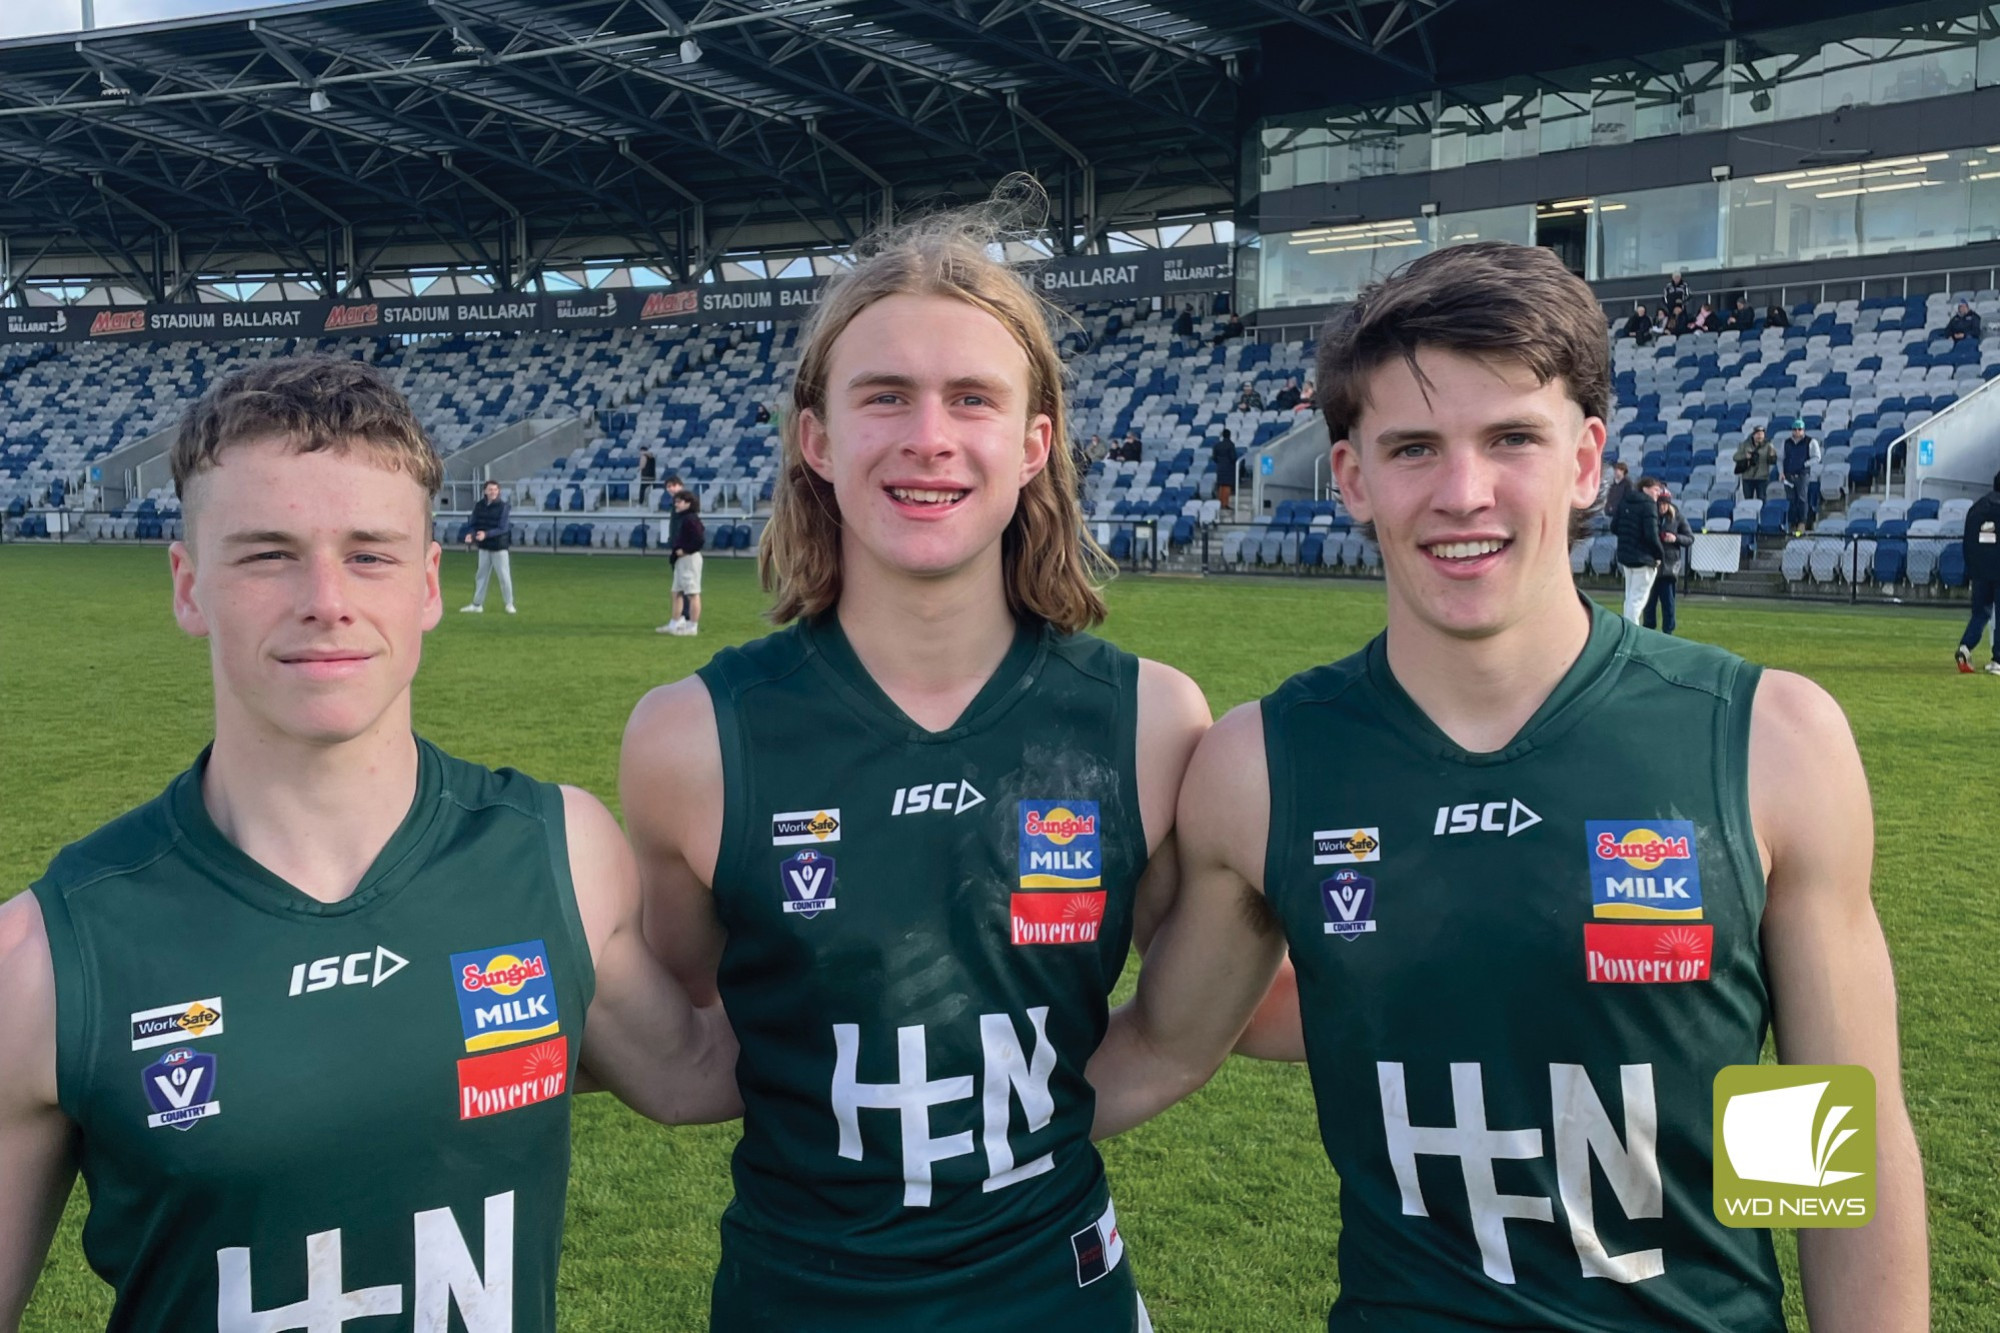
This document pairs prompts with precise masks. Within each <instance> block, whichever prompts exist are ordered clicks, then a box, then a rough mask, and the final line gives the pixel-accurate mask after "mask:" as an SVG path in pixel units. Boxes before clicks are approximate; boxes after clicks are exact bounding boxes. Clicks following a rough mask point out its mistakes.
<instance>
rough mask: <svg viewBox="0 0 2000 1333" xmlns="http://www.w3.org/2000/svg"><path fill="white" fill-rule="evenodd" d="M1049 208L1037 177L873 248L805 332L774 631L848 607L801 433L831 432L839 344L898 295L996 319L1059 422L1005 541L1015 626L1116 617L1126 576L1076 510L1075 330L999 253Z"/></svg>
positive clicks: (870, 244) (771, 550)
mask: <svg viewBox="0 0 2000 1333" xmlns="http://www.w3.org/2000/svg"><path fill="white" fill-rule="evenodd" d="M1047 206H1048V200H1047V196H1046V195H1045V194H1043V193H1042V189H1041V186H1040V185H1039V184H1037V183H1035V182H1034V181H1033V180H1032V179H1028V178H1020V177H1010V178H1009V179H1008V180H1006V181H1003V182H1002V183H1001V185H1000V188H999V189H998V190H996V191H995V193H994V197H993V198H992V199H991V200H989V201H987V202H986V203H983V204H975V205H972V206H970V207H966V208H957V209H952V210H950V211H947V212H939V213H933V214H931V215H929V216H926V217H923V218H920V219H917V220H915V221H912V222H909V223H905V224H903V225H902V226H899V227H894V228H891V229H889V230H887V231H884V232H880V233H877V234H876V235H874V236H872V237H870V238H868V239H867V240H864V241H863V242H862V243H861V245H860V246H859V247H858V248H857V250H856V260H855V264H854V267H853V268H851V269H849V270H848V271H847V272H846V273H843V274H841V275H840V276H839V277H837V278H835V279H834V280H833V281H832V282H831V283H829V284H828V286H827V288H826V291H825V293H824V295H823V296H822V297H821V300H820V304H819V307H818V308H817V309H816V310H815V311H814V312H813V314H812V317H811V319H810V320H808V322H807V324H806V328H805V337H804V340H803V341H804V350H803V351H802V352H801V354H800V357H799V372H798V376H797V378H796V379H795V380H794V381H793V384H792V398H791V410H790V411H789V412H787V413H785V417H784V420H783V422H782V423H781V424H780V428H779V430H780V439H781V443H782V449H783V452H782V455H781V457H780V461H779V467H778V481H777V485H776V487H775V488H774V490H773V493H772V500H771V521H770V522H769V523H768V524H767V525H766V526H765V528H764V538H763V541H762V543H761V544H760V545H759V547H758V550H757V569H758V573H759V574H760V576H761V577H762V579H763V583H764V590H765V591H766V592H769V593H771V594H772V595H773V597H774V599H775V600H774V603H773V605H772V607H771V610H770V617H771V619H772V620H773V621H774V622H776V623H777V624H780V625H782V624H785V623H787V622H789V621H792V620H797V619H800V618H805V619H811V618H813V617H815V616H819V615H822V614H824V613H825V612H827V611H829V610H831V609H833V606H834V604H835V603H837V602H838V601H839V600H840V588H841V571H840V526H841V524H840V504H839V501H837V500H836V499H835V498H834V493H833V485H832V483H830V482H828V481H827V480H826V479H825V478H824V477H822V476H820V475H819V474H818V473H817V472H815V471H813V470H812V468H811V467H810V466H809V465H808V464H807V463H806V459H805V453H804V450H803V449H802V448H801V447H800V440H799V422H800V418H801V417H802V416H803V415H804V414H805V413H807V412H811V413H813V414H814V416H816V417H817V418H818V419H819V420H820V421H821V422H824V421H825V420H826V397H827V394H826V387H827V385H826V382H827V371H828V366H829V363H830V362H831V361H832V358H833V345H834V343H835V342H836V341H837V340H838V339H839V337H840V335H841V334H842V333H843V332H845V331H846V329H847V326H848V325H849V324H850V323H852V322H853V320H854V317H855V316H856V315H859V314H860V313H861V312H862V311H863V310H866V309H867V308H868V307H869V306H871V305H873V304H875V303H876V302H877V301H880V300H882V299H883V298H885V297H890V296H945V297H950V298H951V299H952V300H955V301H963V302H965V303H966V304H967V305H969V306H972V307H973V308H975V309H978V310H983V311H985V312H986V313H987V314H989V315H991V316H992V317H993V318H994V319H996V320H998V321H1000V325H1001V327H1002V328H1004V329H1006V330H1007V332H1008V333H1010V334H1012V335H1013V338H1014V341H1015V342H1016V343H1018V344H1019V345H1020V348H1021V351H1022V352H1023V353H1024V354H1025V355H1026V357H1027V361H1028V411H1027V415H1028V417H1029V419H1031V420H1032V419H1033V418H1034V417H1035V416H1037V415H1042V416H1046V417H1048V419H1049V421H1050V422H1051V424H1052V427H1053V429H1052V430H1051V432H1050V438H1049V461H1048V464H1047V466H1045V467H1044V468H1043V469H1042V470H1041V471H1040V472H1038V473H1036V474H1035V476H1034V477H1032V478H1030V479H1029V481H1028V484H1027V485H1026V486H1024V487H1023V488H1022V490H1021V498H1020V502H1019V504H1018V505H1017V506H1016V508H1015V510H1014V517H1013V518H1012V519H1011V520H1010V521H1009V522H1008V524H1007V530H1006V532H1005V533H1004V534H1003V535H1002V537H1001V564H1002V569H1003V579H1004V582H1005V586H1006V590H1007V609H1008V610H1009V611H1011V612H1013V614H1014V616H1015V618H1016V619H1017V620H1018V619H1021V618H1024V617H1033V618H1035V619H1039V620H1045V621H1047V622H1048V623H1049V624H1050V625H1052V626H1054V627H1055V628H1056V629H1057V630H1060V631H1061V632H1063V633H1065V634H1073V633H1075V632H1077V631H1079V630H1084V629H1088V628H1090V627H1091V626H1093V625H1096V624H1098V623H1099V622H1101V621H1102V620H1103V619H1104V614H1105V608H1104V598H1103V595H1102V594H1101V593H1100V591H1099V586H1100V584H1101V582H1102V581H1103V580H1104V579H1106V578H1108V577H1109V576H1110V574H1111V572H1112V570H1113V566H1112V564H1111V562H1110V560H1109V558H1108V557H1106V556H1105V554H1104V552H1103V550H1102V549H1101V548H1100V547H1099V546H1098V545H1097V543H1096V541H1095V540H1093V539H1092V537H1091V536H1090V533H1089V531H1088V530H1087V529H1086V528H1085V527H1084V524H1083V512H1082V509H1081V508H1080V507H1079V505H1078V503H1077V474H1076V460H1075V458H1074V457H1073V456H1072V455H1071V453H1070V448H1069V423H1068V413H1067V410H1066V404H1065V394H1064V386H1063V373H1064V372H1063V364H1062V357H1061V355H1060V354H1059V353H1058V352H1057V351H1056V343H1055V338H1054V336H1053V335H1052V334H1051V332H1050V325H1051V323H1052V322H1053V321H1057V320H1062V319H1065V318H1067V317H1066V316H1064V315H1063V314H1062V313H1061V312H1060V311H1058V310H1057V309H1056V308H1055V307H1054V306H1052V305H1051V304H1050V303H1049V302H1048V301H1046V300H1044V299H1043V298H1042V296H1041V295H1040V294H1038V293H1037V292H1035V291H1034V289H1033V288H1032V287H1030V286H1029V285H1028V284H1027V283H1026V282H1024V281H1023V280H1022V279H1021V278H1020V277H1019V276H1018V275H1017V274H1016V273H1015V272H1014V271H1013V270H1012V269H1010V268H1008V267H1007V265H1005V264H1003V263H1001V262H999V261H998V260H995V259H994V258H992V256H991V255H990V254H989V253H988V247H989V246H992V245H995V244H999V243H1003V242H1004V241H1006V240H1007V239H1008V237H1009V236H1013V235H1021V234H1023V233H1025V232H1027V231H1028V229H1029V228H1028V227H1027V226H1026V225H1024V222H1025V220H1026V219H1029V218H1031V217H1032V216H1033V211H1034V210H1035V209H1036V208H1037V207H1039V208H1040V209H1041V210H1042V213H1043V215H1044V216H1046V210H1047Z"/></svg>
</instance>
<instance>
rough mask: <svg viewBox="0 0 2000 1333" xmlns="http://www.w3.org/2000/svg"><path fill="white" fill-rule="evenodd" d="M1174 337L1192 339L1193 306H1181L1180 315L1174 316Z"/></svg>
mask: <svg viewBox="0 0 2000 1333" xmlns="http://www.w3.org/2000/svg"><path fill="white" fill-rule="evenodd" d="M1174 337H1176V338H1192V337H1194V307H1193V306H1186V305H1184V306H1182V307H1181V312H1180V314H1178V315H1175V316H1174Z"/></svg>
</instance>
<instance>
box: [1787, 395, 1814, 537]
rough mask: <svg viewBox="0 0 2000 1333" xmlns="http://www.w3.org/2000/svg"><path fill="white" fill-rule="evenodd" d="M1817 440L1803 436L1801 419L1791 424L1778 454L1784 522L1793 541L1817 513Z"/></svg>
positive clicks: (1803, 427) (1804, 428)
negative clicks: (1782, 489) (1783, 490)
mask: <svg viewBox="0 0 2000 1333" xmlns="http://www.w3.org/2000/svg"><path fill="white" fill-rule="evenodd" d="M1819 464H1820V446H1819V440H1818V439H1816V438H1814V437H1813V436H1811V435H1808V434H1807V433H1806V422H1805V418H1804V417H1796V418H1794V419H1793V421H1792V433H1791V434H1790V435H1787V436H1786V437H1785V439H1784V443H1783V444H1782V446H1781V447H1780V448H1779V451H1778V472H1779V475H1781V476H1782V477H1783V478H1784V479H1785V493H1786V495H1787V497H1788V501H1787V503H1786V506H1785V522H1786V524H1787V525H1788V526H1789V527H1790V528H1791V530H1792V535H1793V536H1794V537H1797V536H1800V535H1802V534H1803V533H1804V532H1805V530H1806V527H1807V525H1808V524H1810V523H1811V522H1812V521H1813V518H1814V516H1815V515H1817V514H1818V513H1819Z"/></svg>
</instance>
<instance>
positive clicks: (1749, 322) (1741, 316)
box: [1729, 296, 1757, 333]
mask: <svg viewBox="0 0 2000 1333" xmlns="http://www.w3.org/2000/svg"><path fill="white" fill-rule="evenodd" d="M1729 327H1730V328H1732V329H1736V330H1737V331H1739V332H1743V333H1755V332H1756V331H1757V312H1756V311H1755V310H1752V309H1751V308H1750V298H1749V297H1747V296H1739V297H1737V298H1736V308H1735V309H1734V310H1732V311H1730V312H1729Z"/></svg>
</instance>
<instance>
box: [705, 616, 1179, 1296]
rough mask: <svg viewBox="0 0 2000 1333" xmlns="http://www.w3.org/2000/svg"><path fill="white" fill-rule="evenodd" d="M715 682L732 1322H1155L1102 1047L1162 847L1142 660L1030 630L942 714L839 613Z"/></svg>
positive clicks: (713, 675)
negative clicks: (1097, 1145)
mask: <svg viewBox="0 0 2000 1333" xmlns="http://www.w3.org/2000/svg"><path fill="white" fill-rule="evenodd" d="M701 675H702V679H703V680H704V681H705V682H706V684H707V686H708V690H709V694H710V696H711V697H712V699H713V700H714V703H715V712H716V724H717V729H718V732H719V736H720V740H721V745H722V764H723V775H724V783H725V796H724V823H723V835H722V843H721V850H720V855H719V858H718V860H717V863H716V871H715V883H714V891H715V906H716V910H717V912H718V914H719V916H720V919H721V921H722V924H723V925H724V927H725V928H726V929H727V931H728V942H727V945H726V947H725V949H724V951H723V955H722V960H721V966H720V970H719V973H718V983H719V986H720V989H721V993H722V998H723V1002H724V1006H725V1008H727V1010H728V1012H729V1016H730V1021H731V1023H732V1025H733V1026H734V1028H735V1031H736V1036H737V1040H738V1041H739V1042H740V1043H741V1046H742V1057H741V1060H740V1062H739V1064H738V1067H737V1078H738V1082H739V1083H740V1085H741V1087H742V1091H743V1102H744V1117H743V1138H742V1141H741V1144H740V1145H739V1147H738V1149H737V1152H736V1157H735V1162H734V1167H733V1171H734V1177H735V1184H736V1198H735V1201H734V1202H733V1203H732V1204H731V1206H730V1208H729V1210H728V1212H727V1213H726V1215H725V1216H724V1219H723V1227H722V1237H723V1256H722V1265H721V1268H720V1270H719V1272H718V1276H717V1281H716V1291H715V1302H714V1307H713V1319H714V1325H713V1326H714V1327H715V1328H716V1329H719V1330H727V1331H728V1333H735V1331H736V1330H740V1329H751V1328H774V1329H775V1328H784V1329H797V1328H801V1327H809V1328H812V1329H814V1330H827V1329H846V1328H856V1329H860V1328H867V1329H884V1328H896V1327H911V1328H918V1327H921V1328H935V1327H951V1328H953V1329H968V1330H978V1329H987V1328H991V1329H995V1330H999V1329H1019V1328H1022V1327H1025V1326H1027V1323H1028V1322H1029V1321H1031V1320H1032V1321H1040V1323H1039V1326H1040V1327H1043V1328H1045V1329H1048V1330H1052V1331H1057V1330H1064V1329H1070V1328H1075V1329H1090V1330H1093V1331H1095V1330H1118V1329H1127V1328H1130V1327H1132V1326H1133V1321H1134V1319H1135V1301H1134V1295H1133V1288H1132V1286H1131V1279H1130V1265H1129V1264H1123V1263H1121V1262H1120V1259H1121V1257H1122V1253H1123V1243H1122V1241H1121V1240H1120V1239H1119V1238H1118V1235H1117V1227H1116V1219H1115V1217H1114V1216H1113V1215H1112V1213H1111V1210H1110V1203H1109V1196H1108V1193H1107V1191H1106V1188H1105V1184H1104V1170H1103V1165H1102V1163H1101V1161H1100V1160H1099V1158H1098V1155H1097V1152H1096V1150H1095V1149H1094V1148H1093V1147H1092V1146H1091V1143H1090V1125H1091V1119H1092V1116H1093V1113H1094V1107H1095V1099H1094V1097H1093V1094H1092V1091H1091V1088H1090V1085H1089V1083H1088V1082H1086V1081H1085V1079H1084V1065H1085V1063H1086V1061H1088V1059H1089V1058H1090V1055H1091V1053H1092V1052H1093V1051H1095V1050H1096V1048H1097V1046H1098V1043H1099V1042H1100V1041H1101V1040H1102V1039H1103V1037H1104V1031H1105V1025H1106V1022H1107V1019H1108V1014H1109V1008H1108V999H1107V997H1108V995H1109V992H1110V991H1111V988H1112V985H1113V983H1114V982H1116V980H1117V978H1118V974H1119V972H1120V970H1121V969H1122V968H1123V967H1124V964H1125V957H1126V951H1127V948H1128V946H1129V944H1130V940H1131V929H1132V899H1133V893H1134V889H1135V887H1136V884H1137V881H1138V878H1139V875H1140V872H1141V871H1142V870H1143V868H1144V865H1145V861H1146V845H1145V834H1144V830H1143V828H1142V825H1141V822H1140V815H1139V800H1138V779H1137V775H1136V772H1135V758H1134V754H1135V744H1136V734H1137V732H1136V729H1137V715H1138V713H1137V700H1136V691H1137V688H1138V661H1137V659H1136V658H1133V657H1131V656H1130V655H1128V654H1125V653H1122V652H1119V651H1118V650H1116V649H1114V648H1112V647H1111V646H1110V645H1108V644H1105V643H1103V642H1102V641H1100V640H1097V639H1094V638H1090V637H1087V636H1081V635H1078V636H1067V637H1065V636H1061V635H1057V634H1055V633H1053V632H1051V631H1048V630H1046V629H1044V628H1028V627H1023V628H1022V629H1021V630H1020V631H1019V633H1018V634H1017V635H1016V637H1015V641H1014V644H1013V646H1012V647H1011V649H1010V650H1009V652H1008V654H1007V656H1006V658H1005V660H1004V661H1002V663H1001V664H1000V667H999V669H998V670H997V671H996V672H995V673H994V675H993V677H992V679H991V680H990V681H988V682H987V684H986V686H985V687H984V688H983V689H982V690H981V691H980V693H979V695H978V697H977V698H975V699H974V700H973V702H972V703H971V704H970V705H969V706H968V707H967V709H966V711H965V713H964V714H963V715H962V716H961V717H960V718H959V719H958V721H957V722H956V723H955V724H954V725H953V726H952V727H950V728H949V729H948V730H945V731H940V732H927V731H925V730H923V729H922V728H920V727H918V726H917V725H916V724H915V723H913V722H912V721H910V720H909V718H908V717H906V716H905V715H904V714H903V713H902V711H901V710H900V709H898V708H897V707H896V705H895V704H894V703H893V702H892V701H891V700H890V699H889V698H888V696H887V695H886V694H884V693H883V691H882V690H881V689H880V687H879V686H877V685H876V684H875V682H874V681H873V680H872V679H871V678H870V677H869V676H868V674H867V672H866V671H865V670H864V669H863V668H862V666H861V663H860V661H859V659H857V658H856V656H855V654H854V651H853V649H852V647H851V646H850V645H849V644H848V642H847V640H846V638H845V637H844V635H843V634H842V633H841V630H840V627H839V624H838V622H837V620H836V618H835V617H833V616H831V615H829V616H825V617H822V618H820V619H819V620H817V621H816V622H814V623H812V624H803V623H802V624H797V625H794V626H793V627H791V628H789V629H787V630H784V631H781V632H779V633H776V634H772V635H770V636H768V637H766V638H764V639H761V640H758V641H756V642H754V643H751V644H748V645H746V646H744V647H743V648H740V649H731V650H728V651H725V652H722V653H719V654H717V655H716V657H715V658H714V660H713V661H711V662H710V663H709V665H708V666H706V667H704V668H703V669H702V673H701Z"/></svg>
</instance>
